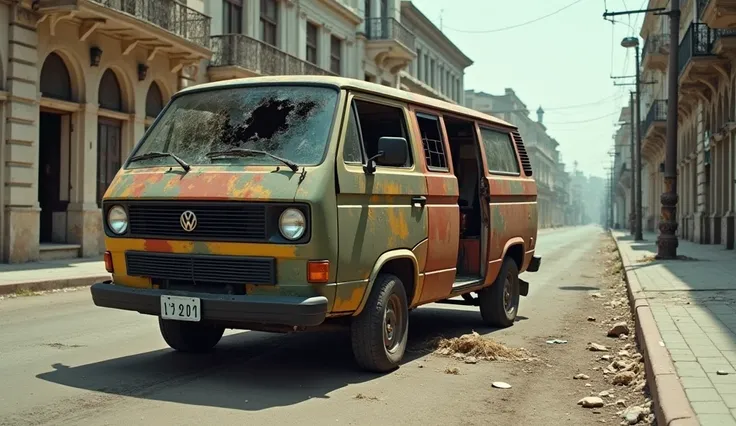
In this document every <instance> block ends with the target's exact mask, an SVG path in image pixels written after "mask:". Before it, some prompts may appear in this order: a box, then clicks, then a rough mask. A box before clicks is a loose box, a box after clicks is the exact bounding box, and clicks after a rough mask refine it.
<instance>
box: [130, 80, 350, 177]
mask: <svg viewBox="0 0 736 426" xmlns="http://www.w3.org/2000/svg"><path fill="white" fill-rule="evenodd" d="M337 97H338V91H337V90H336V89H332V88H326V87H305V86H255V87H237V88H226V89H217V90H207V91H202V92H194V93H190V94H186V95H183V96H181V97H179V98H177V99H175V100H174V101H173V102H172V104H171V106H170V107H168V108H167V109H166V110H165V112H164V114H163V116H162V117H161V118H160V120H159V121H158V122H157V123H156V124H155V125H154V128H153V129H151V132H150V133H149V134H148V135H147V136H146V138H145V139H144V140H143V142H142V143H141V145H140V147H139V148H138V149H137V150H136V151H135V152H134V153H133V156H138V155H143V154H146V153H148V152H170V153H173V154H175V155H177V156H179V157H180V158H181V159H182V160H184V161H186V162H187V163H189V164H192V165H274V166H279V165H281V166H283V163H281V162H279V161H278V160H275V159H273V158H270V157H268V156H265V155H256V156H250V157H236V156H226V157H216V158H208V157H207V153H209V152H212V151H227V150H232V149H252V150H259V151H266V152H269V153H271V154H274V155H276V156H278V157H281V158H285V159H287V160H291V161H292V162H294V163H296V164H299V165H304V166H308V165H317V164H319V163H321V162H322V160H323V157H324V153H325V150H326V148H327V142H328V137H329V133H330V128H331V127H332V122H333V119H334V114H335V108H336V105H337ZM173 161H174V160H172V159H171V158H167V157H163V158H155V159H147V160H141V161H138V162H135V163H131V164H130V165H129V168H138V167H152V166H159V165H171V164H172V162H173Z"/></svg>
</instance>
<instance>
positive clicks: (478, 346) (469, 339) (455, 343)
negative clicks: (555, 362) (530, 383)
mask: <svg viewBox="0 0 736 426" xmlns="http://www.w3.org/2000/svg"><path fill="white" fill-rule="evenodd" d="M436 347H437V350H436V353H437V354H439V355H444V356H452V357H454V358H457V359H459V360H462V361H465V362H466V363H468V364H474V363H476V362H477V361H479V360H485V361H495V360H506V361H531V360H532V359H534V358H533V356H532V355H531V354H530V353H529V352H528V351H527V350H526V349H524V348H509V347H507V346H505V345H503V344H501V343H498V342H496V341H495V340H493V339H489V338H487V337H483V336H481V335H480V334H478V333H477V332H475V331H474V332H472V333H470V334H463V335H462V336H460V337H453V338H451V339H447V338H440V339H438V340H437V342H436Z"/></svg>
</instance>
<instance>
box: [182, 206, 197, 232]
mask: <svg viewBox="0 0 736 426" xmlns="http://www.w3.org/2000/svg"><path fill="white" fill-rule="evenodd" d="M179 223H180V224H181V228H182V229H183V230H185V231H187V232H192V231H194V228H196V227H197V215H195V214H194V212H193V211H191V210H187V211H185V212H184V213H182V214H181V216H180V217H179Z"/></svg>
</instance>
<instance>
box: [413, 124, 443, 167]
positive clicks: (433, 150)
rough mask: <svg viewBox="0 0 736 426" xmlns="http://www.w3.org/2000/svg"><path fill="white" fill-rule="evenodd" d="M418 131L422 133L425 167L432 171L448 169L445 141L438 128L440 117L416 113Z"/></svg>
mask: <svg viewBox="0 0 736 426" xmlns="http://www.w3.org/2000/svg"><path fill="white" fill-rule="evenodd" d="M417 122H418V123H419V133H421V135H422V146H423V147H424V156H425V158H426V159H427V169H429V170H433V171H443V172H446V171H449V170H450V169H449V168H448V167H447V157H446V156H445V141H444V140H443V139H444V138H443V137H442V130H440V119H439V117H437V116H434V115H429V114H421V113H417Z"/></svg>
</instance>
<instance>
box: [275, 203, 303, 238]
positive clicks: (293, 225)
mask: <svg viewBox="0 0 736 426" xmlns="http://www.w3.org/2000/svg"><path fill="white" fill-rule="evenodd" d="M306 230H307V219H306V218H305V217H304V213H302V212H301V211H300V210H297V209H292V208H289V209H286V210H284V212H283V213H281V217H280V218H279V231H281V235H283V236H284V238H286V239H287V240H292V241H293V240H298V239H299V238H301V237H302V236H303V235H304V232H306Z"/></svg>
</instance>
